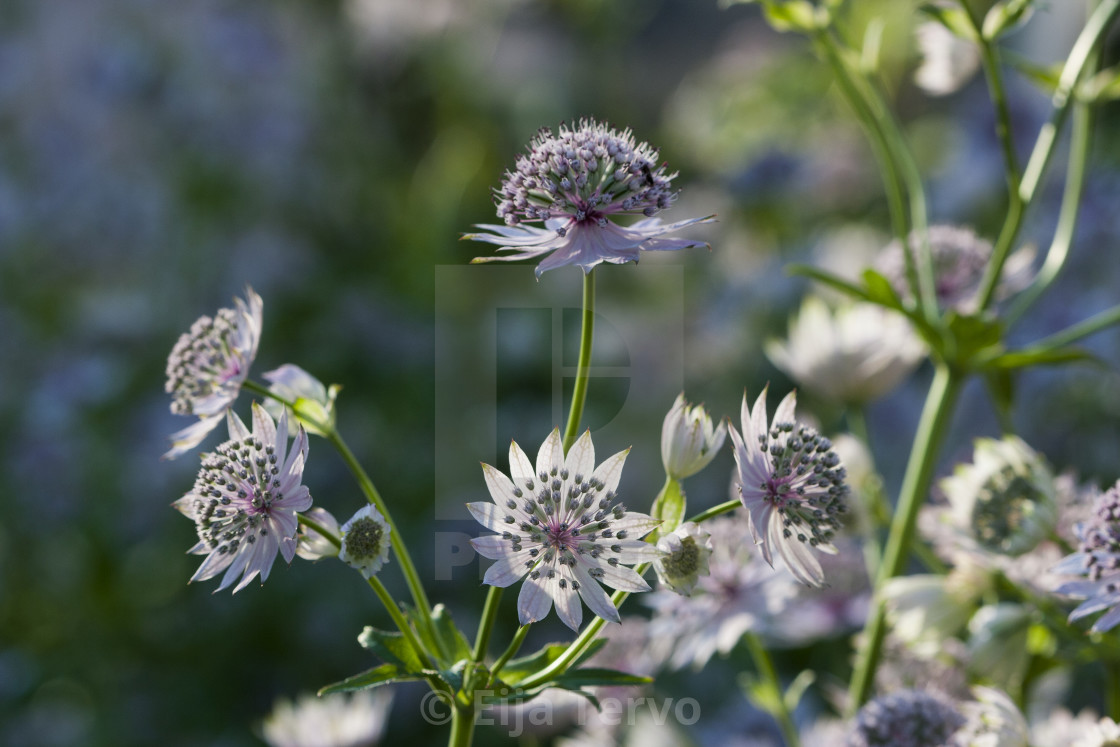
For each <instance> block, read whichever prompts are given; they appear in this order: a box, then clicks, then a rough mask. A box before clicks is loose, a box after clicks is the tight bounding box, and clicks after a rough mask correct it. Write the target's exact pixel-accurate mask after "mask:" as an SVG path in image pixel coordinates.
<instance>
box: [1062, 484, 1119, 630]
mask: <svg viewBox="0 0 1120 747" xmlns="http://www.w3.org/2000/svg"><path fill="white" fill-rule="evenodd" d="M1094 508H1095V515H1094V516H1093V518H1092V519H1091V520H1090V521H1088V522H1086V523H1084V524H1079V525H1077V527H1076V528H1075V531H1076V532H1077V536H1078V540H1079V544H1078V549H1077V552H1075V553H1073V554H1071V555H1067V556H1066V557H1065V558H1063V559H1062V561H1061V562H1060V563H1058V565H1057V566H1055V568H1054V571H1055V572H1056V573H1061V574H1066V575H1079V576H1084V577H1085V580H1083V581H1070V582H1067V583H1064V584H1062V585H1061V586H1059V587H1058V588H1057V590H1056V591H1057V592H1058V593H1059V594H1065V595H1067V596H1071V597H1073V598H1075V599H1084V600H1085V601H1084V602H1082V603H1081V604H1080V605H1078V606H1077V608H1076V609H1074V611H1073V612H1071V613H1070V616H1069V621H1070V622H1074V621H1076V620H1080V619H1081V618H1083V617H1087V616H1089V615H1095V614H1096V613H1098V612H1105V610H1107V612H1105V614H1104V615H1102V616H1101V617H1100V618H1099V619H1098V620H1097V621H1096V623H1094V624H1093V628H1092V630H1093V632H1096V633H1099V632H1104V631H1107V630H1111V629H1112V628H1115V627H1116V626H1117V625H1120V482H1118V483H1117V484H1116V485H1114V486H1113V487H1112V488H1110V489H1109V490H1107V491H1105V492H1104V493H1101V494H1100V495H1099V496H1097V499H1096V502H1095V504H1094Z"/></svg>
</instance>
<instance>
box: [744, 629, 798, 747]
mask: <svg viewBox="0 0 1120 747" xmlns="http://www.w3.org/2000/svg"><path fill="white" fill-rule="evenodd" d="M743 640H745V641H746V642H747V648H748V649H749V650H750V652H751V658H752V659H754V666H755V669H756V670H758V674H759V676H760V677H762V679H763V680H764V681H765V682H766V683H767V684H768V685H769V686H770V688H772V691H773V694H774V695H775V697H774V699H773V700H774V706H775V710H774V712H773V713H771V714H770V715H772V716H773V717H774V718H776V719H777V720H778V726H780V727H781V729H782V736H783V737H785V740H786V747H801V739H800V737H798V734H797V727H796V726H795V725H794V723H793V717H792V716H791V715H790V712H789V708H787V707H786V699H785V697H784V690H783V689H782V683H781V681H780V680H779V679H778V672H777V670H775V669H774V662H773V661H772V660H771V659H770V652H769V651H767V650H766V647H765V646H763V645H762V641H760V640H759V638H758V636H757V635H755V634H754V633H747V634H746V635H744V636H743Z"/></svg>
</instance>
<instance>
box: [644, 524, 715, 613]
mask: <svg viewBox="0 0 1120 747" xmlns="http://www.w3.org/2000/svg"><path fill="white" fill-rule="evenodd" d="M657 549H658V550H661V551H662V552H664V553H665V557H663V558H660V559H659V560H657V561H656V562H655V563H654V564H653V569H654V570H655V571H657V578H658V579H659V580H660V581H661V583H662V584H664V585H665V586H667V587H668V588H670V589H672V590H673V591H675V592H677V593H678V594H683V595H684V596H686V597H687V596H691V595H692V590H693V589H694V588H695V587H696V582H697V581H698V580H699V578H700V577H701V576H707V575H708V558H710V557H711V556H712V535H710V534H708V533H707V532H705V531H704V530H703V529H701V528H700V526H699V525H698V524H694V523H693V522H691V521H686V522H685V523H684V524H681V525H680V526H679V527H677V529H676V530H675V531H674V532H673V533H672V534H667V535H665V536H664V537H662V538H661V539H659V540H657Z"/></svg>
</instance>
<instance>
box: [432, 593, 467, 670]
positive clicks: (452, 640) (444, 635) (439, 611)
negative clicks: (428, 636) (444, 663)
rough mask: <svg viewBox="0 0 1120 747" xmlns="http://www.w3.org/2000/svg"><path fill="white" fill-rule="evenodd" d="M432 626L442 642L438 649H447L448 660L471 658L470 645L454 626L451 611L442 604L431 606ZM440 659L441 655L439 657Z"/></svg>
mask: <svg viewBox="0 0 1120 747" xmlns="http://www.w3.org/2000/svg"><path fill="white" fill-rule="evenodd" d="M432 627H434V628H435V632H436V635H437V636H438V637H439V639H440V642H441V643H442V644H443V645H442V646H440V647H439V651H441V652H442V651H447V653H448V657H449V660H450V661H459V660H462V659H470V658H471V646H470V644H469V643H468V642H467V639H466V637H465V636H464V635H463V634H462V632H460V630H459V629H458V628H457V627H455V621H454V620H452V619H451V613H450V612H449V611H448V610H447V607H445V606H444V605H443V604H437V605H436V606H435V607H432ZM440 658H441V660H442V659H443V657H442V656H441V657H440Z"/></svg>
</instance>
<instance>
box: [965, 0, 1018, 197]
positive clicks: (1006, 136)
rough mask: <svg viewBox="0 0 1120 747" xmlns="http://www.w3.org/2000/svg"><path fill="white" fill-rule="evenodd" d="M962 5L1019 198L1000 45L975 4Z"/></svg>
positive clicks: (1011, 181) (1010, 189)
mask: <svg viewBox="0 0 1120 747" xmlns="http://www.w3.org/2000/svg"><path fill="white" fill-rule="evenodd" d="M961 7H962V8H964V10H965V13H966V14H967V15H968V19H969V21H970V22H971V23H972V28H973V30H974V31H975V32H976V44H977V46H978V47H979V48H980V60H981V64H982V65H983V67H984V77H985V78H986V79H987V81H988V91H989V93H990V94H991V97H992V104H994V105H995V109H996V137H997V138H998V139H999V144H1000V147H1001V148H1002V150H1003V161H1004V166H1005V168H1006V171H1007V187H1008V192H1009V196H1010V199H1012V200H1017V199H1019V180H1020V178H1021V172H1020V170H1019V157H1018V156H1017V155H1016V154H1015V138H1014V134H1013V132H1012V130H1011V111H1010V109H1009V108H1008V106H1007V94H1006V93H1005V92H1004V88H1003V73H1002V72H1001V70H1000V64H999V49H998V48H997V47H996V45H994V44H993V43H992V40H991V39H987V38H985V36H984V30H983V26H984V23H983V19H981V18H979V17H978V16H977V14H976V12H975V9H974V8H973V6H972V4H971V3H969V2H967V0H961Z"/></svg>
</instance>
